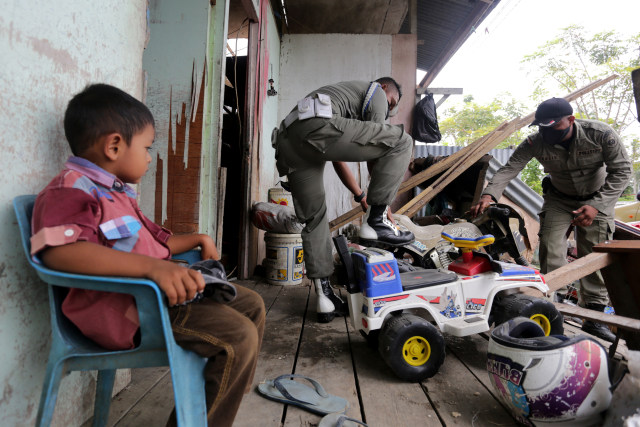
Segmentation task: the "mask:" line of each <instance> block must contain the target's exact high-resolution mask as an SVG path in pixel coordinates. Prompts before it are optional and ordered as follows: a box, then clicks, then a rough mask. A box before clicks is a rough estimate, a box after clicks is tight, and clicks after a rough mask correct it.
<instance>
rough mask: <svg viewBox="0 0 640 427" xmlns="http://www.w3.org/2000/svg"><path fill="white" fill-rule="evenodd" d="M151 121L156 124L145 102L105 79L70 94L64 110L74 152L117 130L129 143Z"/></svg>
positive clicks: (83, 149)
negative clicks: (104, 82) (108, 83)
mask: <svg viewBox="0 0 640 427" xmlns="http://www.w3.org/2000/svg"><path fill="white" fill-rule="evenodd" d="M148 125H151V126H154V121H153V115H152V114H151V111H149V109H148V108H147V106H146V105H144V104H143V103H142V102H140V101H138V100H137V99H135V98H134V97H132V96H131V95H129V94H128V93H126V92H124V91H122V90H120V89H118V88H116V87H113V86H110V85H107V84H102V83H98V84H92V85H89V86H87V87H86V88H84V90H83V91H82V92H80V93H78V94H77V95H75V96H74V97H73V98H71V101H69V104H68V105H67V111H66V112H65V114H64V133H65V135H66V137H67V141H69V146H70V147H71V151H72V152H73V154H74V155H75V156H79V155H81V154H82V153H83V152H84V151H85V150H87V149H88V148H90V147H91V146H92V145H93V144H95V143H96V142H97V141H98V139H99V138H100V137H102V136H104V135H108V134H110V133H114V132H117V133H119V134H121V135H122V137H123V138H124V140H125V142H126V143H127V145H129V144H131V138H132V137H133V135H135V134H136V133H138V132H140V131H142V130H143V129H144V128H145V127H146V126H148Z"/></svg>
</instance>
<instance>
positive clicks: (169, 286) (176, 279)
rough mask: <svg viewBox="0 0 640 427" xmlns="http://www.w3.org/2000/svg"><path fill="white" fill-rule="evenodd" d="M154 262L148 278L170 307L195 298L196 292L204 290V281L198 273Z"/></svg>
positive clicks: (177, 265)
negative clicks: (155, 284) (158, 289)
mask: <svg viewBox="0 0 640 427" xmlns="http://www.w3.org/2000/svg"><path fill="white" fill-rule="evenodd" d="M156 261H157V262H155V263H154V265H153V268H152V271H151V272H150V273H149V275H148V277H149V279H151V280H153V281H154V282H156V283H157V284H158V286H159V287H160V289H162V290H163V291H164V293H165V294H166V295H167V299H168V302H169V306H170V307H171V306H174V305H176V304H182V303H183V302H185V301H189V300H191V299H193V298H194V297H195V296H196V292H202V291H203V290H204V279H203V278H202V274H200V272H199V271H195V270H191V269H190V268H185V267H183V266H181V265H179V264H175V263H172V262H170V261H165V260H156Z"/></svg>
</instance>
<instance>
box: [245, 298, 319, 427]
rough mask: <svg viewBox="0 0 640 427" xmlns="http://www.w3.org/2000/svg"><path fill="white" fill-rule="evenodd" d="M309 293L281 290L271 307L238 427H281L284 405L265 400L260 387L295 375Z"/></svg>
mask: <svg viewBox="0 0 640 427" xmlns="http://www.w3.org/2000/svg"><path fill="white" fill-rule="evenodd" d="M309 290H310V288H309V287H308V286H282V291H281V293H280V295H279V296H278V298H277V300H276V302H275V304H273V305H272V306H271V309H270V310H269V312H268V314H267V321H266V324H265V332H264V339H263V341H262V349H261V350H260V358H259V359H258V366H257V367H256V373H255V377H254V380H253V385H252V386H251V391H250V392H249V393H248V394H246V395H245V396H244V398H243V399H242V403H241V404H240V409H239V410H238V415H237V416H236V419H235V422H234V423H233V425H234V426H235V427H253V426H280V425H281V421H282V416H283V412H284V408H285V405H283V404H281V403H278V402H275V401H272V400H267V399H266V398H264V397H262V396H261V395H260V394H259V393H258V391H257V386H258V384H259V383H260V382H261V381H263V380H265V379H273V378H275V377H278V376H280V375H283V374H289V373H292V372H293V369H294V364H295V357H296V353H297V350H298V340H299V338H300V332H301V330H302V327H303V320H304V315H305V312H306V309H307V302H308V299H309ZM257 291H258V292H260V289H257Z"/></svg>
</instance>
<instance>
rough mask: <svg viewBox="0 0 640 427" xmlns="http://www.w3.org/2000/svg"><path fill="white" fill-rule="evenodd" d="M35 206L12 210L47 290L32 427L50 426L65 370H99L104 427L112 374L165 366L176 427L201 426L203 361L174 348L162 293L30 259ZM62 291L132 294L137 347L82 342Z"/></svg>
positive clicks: (144, 283)
mask: <svg viewBox="0 0 640 427" xmlns="http://www.w3.org/2000/svg"><path fill="white" fill-rule="evenodd" d="M34 201H35V196H34V195H24V196H18V197H16V198H15V199H14V200H13V206H14V209H15V212H16V216H17V218H18V226H19V228H20V235H21V237H22V246H23V248H24V251H25V254H26V256H27V259H28V260H29V263H30V264H31V266H32V267H33V268H34V269H35V270H36V272H37V273H38V276H39V277H40V278H41V279H42V280H43V281H45V282H46V283H47V284H48V288H49V306H50V308H51V337H52V342H51V350H50V352H49V360H48V362H47V370H46V374H45V379H44V384H43V386H42V395H41V398H40V407H39V408H38V416H37V418H36V426H48V425H49V424H51V418H52V416H53V412H54V409H55V405H56V398H57V396H58V388H59V385H60V380H61V379H62V378H63V377H64V375H66V374H67V373H69V372H70V371H86V370H97V371H98V381H97V387H96V400H95V408H94V415H93V425H94V426H103V425H105V423H106V421H107V417H108V415H109V406H110V404H111V393H112V390H113V382H114V379H115V373H116V371H115V370H116V369H119V368H140V367H149V366H167V365H168V366H170V368H171V379H172V381H173V391H174V397H175V405H176V415H177V420H178V425H179V426H189V427H190V426H205V425H206V424H207V416H206V402H205V392H204V376H203V371H204V365H205V363H206V359H204V358H202V357H200V356H198V355H196V354H195V353H193V352H191V351H187V350H184V349H183V348H181V347H180V346H179V345H178V344H176V341H175V339H174V338H173V332H172V330H171V322H170V320H169V313H168V311H167V306H166V303H165V300H164V294H163V292H162V291H161V290H160V288H159V287H158V285H156V284H155V283H154V282H152V281H150V280H144V279H133V278H122V277H102V276H86V275H80V274H70V273H63V272H59V271H55V270H51V269H49V268H47V267H45V266H44V265H43V264H41V263H39V262H38V260H34V259H32V257H31V255H30V246H31V245H30V237H31V212H32V211H33V204H34ZM175 258H178V259H184V260H186V261H188V262H190V263H191V262H195V261H198V260H199V259H200V253H199V251H189V252H185V253H184V254H179V255H176V256H175ZM64 288H84V289H94V290H99V291H109V292H121V293H126V294H131V295H133V296H134V297H135V299H136V305H137V308H138V314H139V318H140V337H141V340H140V345H139V346H138V347H136V348H134V349H132V350H121V351H113V350H106V349H104V348H102V347H99V346H98V345H97V344H95V343H93V341H91V340H89V339H88V338H86V337H85V336H84V335H82V333H81V332H80V331H79V330H78V329H77V328H76V327H75V325H73V324H72V323H71V322H70V321H69V320H68V319H67V318H66V317H65V316H64V315H63V314H62V311H61V305H62V299H63V298H64V295H65V292H66V290H65V289H64Z"/></svg>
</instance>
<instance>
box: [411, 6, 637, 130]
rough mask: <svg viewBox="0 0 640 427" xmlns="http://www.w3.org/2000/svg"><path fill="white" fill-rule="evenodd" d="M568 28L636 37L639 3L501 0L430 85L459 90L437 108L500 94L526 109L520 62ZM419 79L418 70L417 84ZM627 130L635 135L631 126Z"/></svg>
mask: <svg viewBox="0 0 640 427" xmlns="http://www.w3.org/2000/svg"><path fill="white" fill-rule="evenodd" d="M569 25H581V26H583V27H584V28H585V29H586V30H587V31H588V33H589V34H595V33H597V32H601V31H609V30H614V31H616V32H618V33H619V34H621V35H623V36H631V35H633V34H637V33H639V32H640V0H502V1H501V2H500V4H499V5H498V6H497V7H496V9H495V10H494V11H493V12H492V13H491V15H489V17H488V18H486V19H485V20H484V21H483V22H482V23H481V24H480V26H479V28H478V29H477V30H476V32H475V33H474V34H472V35H471V36H470V37H469V38H468V39H467V41H466V42H465V44H464V45H463V46H462V47H461V48H460V49H459V50H458V52H456V54H455V55H454V56H453V58H452V59H451V60H450V61H449V62H448V63H447V65H445V67H444V68H443V69H442V71H441V72H440V73H439V74H438V76H437V77H436V78H435V79H434V81H433V83H432V84H431V85H430V86H431V87H434V88H435V87H462V88H463V91H464V94H463V95H451V96H450V97H449V98H448V99H447V100H446V101H445V102H444V103H443V104H442V106H441V107H440V108H441V109H446V108H448V107H450V106H453V105H454V103H461V102H462V98H463V97H464V95H473V97H474V100H475V101H476V102H478V103H480V104H485V103H489V102H490V101H492V100H493V99H494V98H495V97H496V96H497V95H499V94H500V93H504V92H509V93H511V94H512V95H513V96H514V97H515V98H516V99H518V100H520V101H522V102H524V103H525V105H530V104H531V102H532V101H530V99H529V98H530V95H531V92H532V90H533V85H534V78H533V76H528V75H527V73H526V71H525V70H524V69H523V68H522V66H521V64H520V61H521V60H522V59H523V58H524V57H525V55H528V54H532V53H533V52H535V51H536V50H537V48H538V47H540V46H542V45H544V44H545V43H546V42H547V41H549V40H552V39H553V38H555V37H557V36H558V35H559V34H560V33H561V30H562V28H565V27H568V26H569ZM423 76H424V73H422V72H418V76H417V77H418V82H419V81H420V80H421V79H422V77H423ZM563 95H565V94H564V93H562V94H558V96H563ZM439 96H440V95H435V100H436V102H437V101H438V98H439ZM532 107H533V108H535V105H532ZM630 130H632V131H633V133H634V134H637V135H640V125H637V123H636V126H633V129H630Z"/></svg>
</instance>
